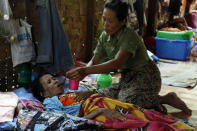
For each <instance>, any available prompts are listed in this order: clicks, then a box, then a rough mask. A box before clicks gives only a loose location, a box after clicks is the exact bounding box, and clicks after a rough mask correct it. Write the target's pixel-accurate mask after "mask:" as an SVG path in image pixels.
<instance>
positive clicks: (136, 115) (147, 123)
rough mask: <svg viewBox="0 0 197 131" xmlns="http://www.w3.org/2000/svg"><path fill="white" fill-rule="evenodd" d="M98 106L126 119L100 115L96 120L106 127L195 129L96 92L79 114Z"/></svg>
mask: <svg viewBox="0 0 197 131" xmlns="http://www.w3.org/2000/svg"><path fill="white" fill-rule="evenodd" d="M98 108H108V109H112V110H116V111H119V112H121V113H122V114H124V116H125V117H126V118H127V120H126V121H121V120H119V119H116V120H115V121H114V120H112V119H110V118H108V117H106V116H103V115H99V116H97V117H96V118H95V119H94V120H95V121H98V122H100V123H103V124H104V127H105V128H110V129H122V130H130V129H132V130H136V129H140V130H146V131H147V130H148V131H166V130H167V131H183V130H193V128H192V127H190V126H188V125H186V124H184V123H182V122H179V121H176V120H174V119H173V118H171V117H170V116H164V115H162V114H161V113H159V112H156V111H154V110H145V109H142V108H139V107H137V106H134V105H133V104H129V103H123V102H120V101H117V100H114V99H110V98H107V97H103V96H101V95H98V94H94V95H92V96H91V97H89V98H88V99H87V100H86V101H85V102H84V103H83V104H82V105H81V110H80V112H79V116H80V117H83V116H86V115H87V114H89V113H91V112H93V111H95V110H97V109H98Z"/></svg>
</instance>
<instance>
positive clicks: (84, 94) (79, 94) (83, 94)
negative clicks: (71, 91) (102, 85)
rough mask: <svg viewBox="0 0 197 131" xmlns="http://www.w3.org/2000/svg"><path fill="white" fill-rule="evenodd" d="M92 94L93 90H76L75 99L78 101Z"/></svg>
mask: <svg viewBox="0 0 197 131" xmlns="http://www.w3.org/2000/svg"><path fill="white" fill-rule="evenodd" d="M92 94H94V92H93V91H82V92H76V97H75V101H76V102H79V101H82V100H86V99H87V98H88V97H90V96H91V95H92Z"/></svg>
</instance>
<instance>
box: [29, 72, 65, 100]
mask: <svg viewBox="0 0 197 131" xmlns="http://www.w3.org/2000/svg"><path fill="white" fill-rule="evenodd" d="M58 85H59V80H57V79H56V78H55V77H54V76H52V75H51V74H44V75H40V76H39V77H37V78H36V79H35V81H34V82H33V83H32V87H31V88H32V93H33V95H34V96H35V97H36V98H37V99H38V100H40V101H43V100H44V98H46V97H52V96H56V95H59V94H61V93H63V92H64V89H63V88H62V87H59V86H58Z"/></svg>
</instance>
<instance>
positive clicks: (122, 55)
mask: <svg viewBox="0 0 197 131" xmlns="http://www.w3.org/2000/svg"><path fill="white" fill-rule="evenodd" d="M129 56H130V53H129V52H128V51H119V52H118V53H117V55H116V56H115V58H114V59H112V60H109V61H107V62H105V63H102V64H97V65H93V66H90V67H86V68H85V69H84V70H85V73H86V74H99V73H109V72H111V71H115V70H117V69H119V68H120V67H121V66H122V65H123V64H124V63H125V62H126V60H127V59H128V57H129Z"/></svg>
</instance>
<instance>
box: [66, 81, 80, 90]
mask: <svg viewBox="0 0 197 131" xmlns="http://www.w3.org/2000/svg"><path fill="white" fill-rule="evenodd" d="M68 88H69V89H70V90H78V88H79V81H74V80H71V79H69V86H68Z"/></svg>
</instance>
